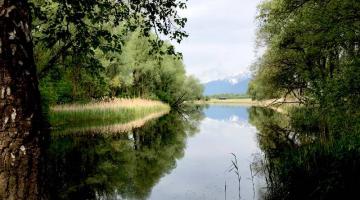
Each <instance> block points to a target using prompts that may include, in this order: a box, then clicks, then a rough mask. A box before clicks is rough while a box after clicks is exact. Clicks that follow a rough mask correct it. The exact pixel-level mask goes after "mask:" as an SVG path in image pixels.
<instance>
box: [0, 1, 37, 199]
mask: <svg viewBox="0 0 360 200" xmlns="http://www.w3.org/2000/svg"><path fill="white" fill-rule="evenodd" d="M0 27H1V31H0V73H1V75H0V77H1V78H0V93H1V94H0V97H1V101H0V109H1V127H0V128H1V131H0V141H1V145H0V156H1V158H0V159H1V160H2V162H1V164H0V182H1V185H2V186H3V187H2V188H1V191H0V198H2V199H25V198H27V197H28V198H29V199H32V198H34V194H37V192H38V191H37V190H38V188H37V187H31V188H26V187H21V185H26V184H27V183H28V182H32V181H37V174H36V171H37V167H36V165H37V162H38V161H37V159H38V156H39V149H38V148H37V143H38V137H39V135H40V134H39V131H40V130H41V127H42V126H43V125H44V123H43V122H42V117H41V106H40V94H39V90H38V81H37V75H36V67H35V64H34V59H33V44H32V36H31V18H30V10H29V5H28V3H27V1H26V0H6V1H1V2H0ZM26 168H28V170H24V169H26Z"/></svg>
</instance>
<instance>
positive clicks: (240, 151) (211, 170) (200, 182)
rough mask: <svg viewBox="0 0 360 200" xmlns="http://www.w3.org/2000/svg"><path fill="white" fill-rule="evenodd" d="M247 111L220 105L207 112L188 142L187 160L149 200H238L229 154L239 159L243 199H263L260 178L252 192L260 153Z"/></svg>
mask: <svg viewBox="0 0 360 200" xmlns="http://www.w3.org/2000/svg"><path fill="white" fill-rule="evenodd" d="M247 109H248V108H247V107H241V106H238V107H235V106H220V105H212V106H209V107H208V108H206V109H205V110H204V113H205V116H206V118H205V119H204V120H203V121H202V122H201V124H200V127H199V129H200V131H199V133H197V134H196V135H195V136H194V137H193V138H191V139H189V140H188V142H187V147H186V149H185V155H186V156H185V157H184V158H183V159H181V160H180V161H179V162H178V166H177V168H176V169H174V170H173V172H172V173H171V174H169V175H168V176H165V177H164V178H163V179H162V180H161V182H159V184H157V185H156V186H155V187H154V189H153V192H152V194H151V196H150V199H154V200H158V199H174V200H176V199H179V200H180V199H187V200H195V199H196V200H197V199H199V200H200V199H225V195H226V199H238V194H239V192H238V181H237V177H236V175H235V174H234V173H233V172H229V169H230V167H231V160H232V159H233V157H232V155H231V154H230V153H234V154H236V155H237V159H238V163H239V166H238V167H239V173H240V176H241V184H240V186H241V197H242V199H262V194H263V189H264V181H263V179H262V177H261V176H255V177H254V187H255V195H254V191H253V184H252V179H251V171H250V165H251V163H252V160H253V158H254V155H256V154H257V153H260V151H259V148H258V145H257V142H256V137H255V136H256V129H255V128H254V127H253V126H251V125H250V124H249V122H248V119H247V117H248V112H247ZM234 119H236V120H234ZM225 184H226V191H225Z"/></svg>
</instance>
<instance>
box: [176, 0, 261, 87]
mask: <svg viewBox="0 0 360 200" xmlns="http://www.w3.org/2000/svg"><path fill="white" fill-rule="evenodd" d="M259 2H260V0H189V1H188V9H187V10H185V11H183V12H182V15H183V16H185V17H187V18H188V24H187V26H186V31H187V32H188V33H189V34H190V36H189V38H187V39H185V40H184V41H183V43H181V44H180V45H177V48H178V49H179V51H180V52H182V53H183V54H184V61H185V64H186V68H187V71H188V74H192V75H195V76H196V77H198V78H199V79H200V80H201V81H202V82H207V81H211V80H216V79H223V78H225V77H228V76H233V75H235V74H241V73H248V72H249V71H250V69H249V68H250V65H251V63H252V62H253V61H254V59H255V53H254V48H255V42H254V41H255V29H256V25H255V20H254V19H255V15H256V6H257V4H258V3H259Z"/></svg>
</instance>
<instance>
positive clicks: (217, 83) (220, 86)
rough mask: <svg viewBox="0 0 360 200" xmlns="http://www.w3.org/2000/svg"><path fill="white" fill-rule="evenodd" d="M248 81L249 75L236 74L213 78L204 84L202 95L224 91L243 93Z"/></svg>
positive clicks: (222, 92) (223, 92)
mask: <svg viewBox="0 0 360 200" xmlns="http://www.w3.org/2000/svg"><path fill="white" fill-rule="evenodd" d="M249 82H250V76H249V75H237V76H233V77H228V78H225V79H221V80H214V81H211V82H208V83H205V84H204V86H205V91H204V95H206V96H209V95H215V94H225V93H232V94H245V93H246V92H247V89H248V85H249Z"/></svg>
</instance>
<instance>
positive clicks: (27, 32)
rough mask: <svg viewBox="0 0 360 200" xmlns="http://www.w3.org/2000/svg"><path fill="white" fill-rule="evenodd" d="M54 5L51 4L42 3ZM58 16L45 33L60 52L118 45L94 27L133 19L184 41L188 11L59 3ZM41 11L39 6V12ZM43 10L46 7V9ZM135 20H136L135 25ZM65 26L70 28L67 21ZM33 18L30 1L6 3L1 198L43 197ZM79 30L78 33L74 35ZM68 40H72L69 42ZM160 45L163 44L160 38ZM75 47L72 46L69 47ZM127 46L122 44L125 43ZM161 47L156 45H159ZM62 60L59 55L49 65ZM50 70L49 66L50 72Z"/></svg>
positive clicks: (177, 4)
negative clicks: (39, 180) (103, 44)
mask: <svg viewBox="0 0 360 200" xmlns="http://www.w3.org/2000/svg"><path fill="white" fill-rule="evenodd" d="M39 2H43V3H45V4H46V3H49V2H50V1H39ZM51 2H54V4H53V7H54V8H53V9H55V10H56V14H55V18H54V20H53V21H51V24H50V25H49V26H48V27H43V28H45V29H46V31H44V34H45V36H44V38H43V39H46V40H47V43H48V46H51V45H54V44H55V43H56V42H58V41H60V42H61V41H62V44H63V45H64V46H63V48H61V49H60V53H62V52H63V51H62V49H68V46H71V47H72V50H73V51H72V52H73V53H76V52H81V51H85V50H86V51H88V52H90V53H92V50H93V49H94V48H96V47H97V46H98V44H99V41H100V40H102V39H107V40H108V41H109V42H111V41H115V39H116V38H117V37H116V36H112V35H109V33H108V32H107V31H105V30H102V29H101V26H99V27H100V28H96V27H98V26H95V27H94V24H98V23H105V22H108V23H109V24H111V25H113V26H117V25H119V24H120V23H121V22H124V21H127V22H128V23H129V24H134V23H135V25H136V24H137V23H138V22H140V21H141V22H142V23H141V27H140V28H141V30H143V33H144V34H146V33H148V32H150V31H151V30H152V28H154V29H155V30H156V31H157V32H159V33H162V34H164V35H169V36H170V38H172V39H175V40H178V41H180V40H181V39H182V37H184V36H186V34H185V33H184V32H183V31H182V30H181V28H183V27H184V25H185V22H186V19H184V18H181V17H179V15H178V12H177V9H178V8H185V7H186V5H185V3H184V2H182V1H181V0H167V1H163V0H150V1H139V0H129V1H126V2H125V1H116V0H100V1H95V0H91V1H89V0H66V1H65V0H54V1H51ZM38 10H39V9H38V8H36V9H35V12H34V13H37V12H36V11H38ZM40 10H41V8H40ZM131 20H134V21H131ZM63 22H64V23H65V24H64V23H63ZM31 30H32V18H31V10H30V6H29V2H28V0H0V73H1V74H0V110H1V118H0V122H1V124H0V157H1V158H0V159H1V160H2V162H0V184H1V189H0V198H1V199H38V198H40V197H39V196H38V195H37V194H38V189H39V187H38V186H37V185H36V184H34V185H31V187H26V185H27V184H29V183H33V182H36V179H37V176H38V175H37V166H38V165H37V158H38V157H39V155H40V152H39V151H40V150H39V148H37V147H38V142H39V141H40V138H41V137H43V135H42V132H41V130H42V126H43V125H44V123H43V120H42V114H41V106H40V103H41V102H40V94H39V90H38V79H37V72H36V66H35V64H34V58H33V43H32V35H31ZM71 30H73V32H71ZM64 41H66V42H64ZM158 41H160V40H158ZM68 44H69V45H68ZM120 45H121V44H120ZM154 45H155V43H154ZM58 58H59V56H58V54H55V55H54V58H52V60H50V61H49V63H50V64H49V65H47V66H46V67H50V66H52V65H51V63H52V62H53V60H57V59H58ZM44 70H45V71H46V68H45V69H44Z"/></svg>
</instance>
